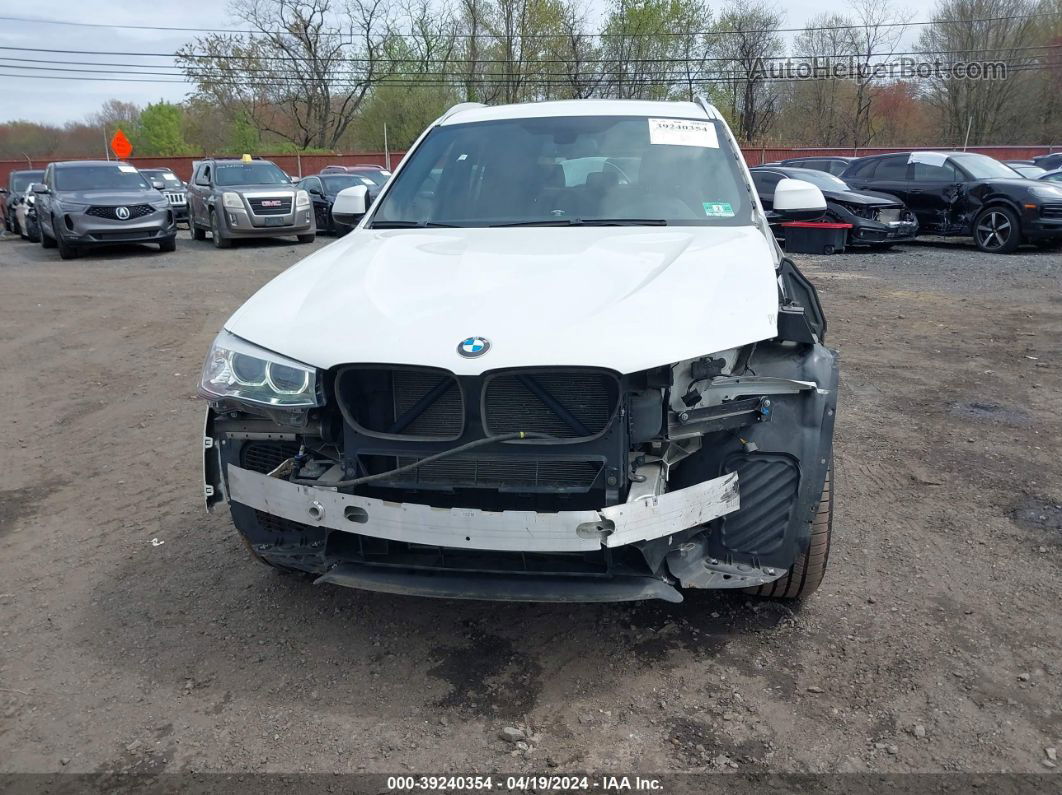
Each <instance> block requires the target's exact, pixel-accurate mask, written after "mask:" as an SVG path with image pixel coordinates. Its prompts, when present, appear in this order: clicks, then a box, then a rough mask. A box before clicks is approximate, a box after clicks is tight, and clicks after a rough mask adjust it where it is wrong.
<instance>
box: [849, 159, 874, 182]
mask: <svg viewBox="0 0 1062 795" xmlns="http://www.w3.org/2000/svg"><path fill="white" fill-rule="evenodd" d="M877 165H878V161H877V160H863V161H858V160H857V161H855V162H854V163H850V164H849V165H848V166H847V167H846V168H845V170H844V171H843V172H841V173H843V174H847V175H848V176H849V177H857V178H859V179H869V178H870V177H872V176H874V169H875V168H877Z"/></svg>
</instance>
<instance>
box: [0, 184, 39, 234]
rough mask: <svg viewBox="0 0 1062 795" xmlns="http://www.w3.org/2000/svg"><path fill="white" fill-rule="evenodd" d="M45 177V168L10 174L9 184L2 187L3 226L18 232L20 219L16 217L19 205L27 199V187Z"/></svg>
mask: <svg viewBox="0 0 1062 795" xmlns="http://www.w3.org/2000/svg"><path fill="white" fill-rule="evenodd" d="M43 177H44V169H41V170H39V171H37V170H29V169H24V170H22V171H12V172H11V173H10V174H8V176H7V186H6V187H0V214H2V215H3V220H4V227H3V228H4V229H6V230H7V231H8V232H18V230H19V227H18V221H17V220H16V218H15V212H16V211H17V208H18V205H19V204H21V203H22V202H23V201H25V194H26V189H27V188H28V187H29V186H30V185H32V184H33V183H34V182H40V181H41V179H42V178H43Z"/></svg>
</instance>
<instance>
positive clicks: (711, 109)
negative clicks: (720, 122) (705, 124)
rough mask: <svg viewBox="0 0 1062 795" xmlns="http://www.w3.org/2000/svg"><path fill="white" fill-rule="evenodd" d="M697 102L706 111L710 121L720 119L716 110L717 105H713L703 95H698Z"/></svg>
mask: <svg viewBox="0 0 1062 795" xmlns="http://www.w3.org/2000/svg"><path fill="white" fill-rule="evenodd" d="M695 102H696V103H697V104H698V105H700V106H701V109H702V110H703V111H704V113H705V115H707V116H708V118H709V119H718V118H719V111H717V110H716V109H715V105H713V104H712V103H711V102H709V101H708V100H706V99H705V98H704V95H703V94H698V95H697V99H696V100H695Z"/></svg>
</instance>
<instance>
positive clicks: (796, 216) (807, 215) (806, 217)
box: [770, 179, 826, 221]
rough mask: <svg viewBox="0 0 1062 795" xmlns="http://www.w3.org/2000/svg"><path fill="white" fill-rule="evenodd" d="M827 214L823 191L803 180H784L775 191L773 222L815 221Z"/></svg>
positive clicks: (771, 218)
mask: <svg viewBox="0 0 1062 795" xmlns="http://www.w3.org/2000/svg"><path fill="white" fill-rule="evenodd" d="M825 213H826V198H825V197H824V196H823V195H822V191H821V190H819V189H818V187H816V186H815V185H812V184H811V183H810V182H805V181H804V180H802V179H783V180H780V181H779V182H778V185H777V187H775V189H774V210H773V211H772V213H771V217H770V220H772V221H815V220H817V219H819V218H822V216H823V215H824V214H825Z"/></svg>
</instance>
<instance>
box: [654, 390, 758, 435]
mask: <svg viewBox="0 0 1062 795" xmlns="http://www.w3.org/2000/svg"><path fill="white" fill-rule="evenodd" d="M771 412H772V408H771V399H770V398H769V397H766V396H765V395H761V396H759V397H749V398H739V399H737V400H730V401H727V402H726V403H721V404H719V405H718V406H708V407H706V408H702V409H688V410H686V411H681V412H677V413H672V415H671V419H670V421H669V423H668V437H669V438H671V439H682V438H684V437H688V436H702V435H704V434H707V433H715V432H717V431H726V430H731V429H733V428H742V427H744V426H746V425H752V424H753V423H756V422H770V420H771Z"/></svg>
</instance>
